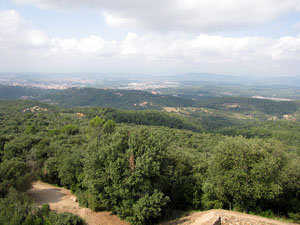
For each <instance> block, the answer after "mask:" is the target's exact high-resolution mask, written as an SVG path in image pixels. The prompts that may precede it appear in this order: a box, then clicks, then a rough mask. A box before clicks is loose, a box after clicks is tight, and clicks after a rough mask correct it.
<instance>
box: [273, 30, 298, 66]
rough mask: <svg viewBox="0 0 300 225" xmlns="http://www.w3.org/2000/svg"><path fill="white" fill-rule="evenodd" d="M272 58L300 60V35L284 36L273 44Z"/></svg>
mask: <svg viewBox="0 0 300 225" xmlns="http://www.w3.org/2000/svg"><path fill="white" fill-rule="evenodd" d="M272 58H273V59H274V60H279V61H296V62H299V60H300V35H298V36H297V37H290V36H286V37H282V38H280V39H278V40H277V41H276V42H275V44H274V45H273V46H272Z"/></svg>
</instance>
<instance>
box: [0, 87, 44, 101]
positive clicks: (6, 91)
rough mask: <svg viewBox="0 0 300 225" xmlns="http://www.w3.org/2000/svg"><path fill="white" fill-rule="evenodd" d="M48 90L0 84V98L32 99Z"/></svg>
mask: <svg viewBox="0 0 300 225" xmlns="http://www.w3.org/2000/svg"><path fill="white" fill-rule="evenodd" d="M48 92H49V90H45V89H38V88H28V87H19V86H5V85H0V99H1V100H6V99H7V100H8V99H21V98H23V99H34V98H36V97H39V96H41V95H44V94H46V93H48Z"/></svg>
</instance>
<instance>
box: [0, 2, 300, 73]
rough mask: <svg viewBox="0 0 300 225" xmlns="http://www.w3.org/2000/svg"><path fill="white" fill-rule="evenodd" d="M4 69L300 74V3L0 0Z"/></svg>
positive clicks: (0, 50)
mask: <svg viewBox="0 0 300 225" xmlns="http://www.w3.org/2000/svg"><path fill="white" fill-rule="evenodd" d="M0 72H47V73H49V72H50V73H56V72H66V73H73V72H101V73H103V72H111V73H139V74H153V75H172V74H181V73H189V72H199V73H217V74H230V75H237V76H263V77H272V76H300V0H209V1H207V0H1V1H0Z"/></svg>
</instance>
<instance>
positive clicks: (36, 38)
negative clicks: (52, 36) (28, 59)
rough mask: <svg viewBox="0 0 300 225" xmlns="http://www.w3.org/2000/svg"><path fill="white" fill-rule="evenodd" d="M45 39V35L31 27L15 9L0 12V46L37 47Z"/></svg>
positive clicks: (41, 45)
mask: <svg viewBox="0 0 300 225" xmlns="http://www.w3.org/2000/svg"><path fill="white" fill-rule="evenodd" d="M47 41H48V40H47V36H46V35H45V34H44V33H43V32H42V31H39V30H36V29H34V28H32V27H31V26H30V24H29V23H28V22H27V21H26V20H24V19H23V18H22V17H21V16H20V14H19V13H18V12H17V11H15V10H6V11H2V12H0V48H2V49H14V48H39V47H44V46H45V45H46V44H47Z"/></svg>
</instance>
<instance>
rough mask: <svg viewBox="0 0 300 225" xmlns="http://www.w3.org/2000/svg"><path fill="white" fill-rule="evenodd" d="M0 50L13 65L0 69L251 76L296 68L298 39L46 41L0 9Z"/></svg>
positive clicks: (153, 36) (133, 36)
mask: <svg viewBox="0 0 300 225" xmlns="http://www.w3.org/2000/svg"><path fill="white" fill-rule="evenodd" d="M0 50H1V51H0V62H2V63H3V62H14V65H11V63H5V64H4V63H3V65H1V69H2V70H5V69H4V68H11V69H13V68H17V70H19V71H22V70H26V71H28V67H30V65H32V67H35V66H41V67H42V66H43V67H42V68H43V69H44V70H48V68H50V69H52V68H56V69H57V70H58V71H59V70H62V69H63V70H69V71H70V70H71V71H73V70H74V69H75V70H76V69H79V66H80V70H83V71H84V70H85V71H88V70H90V68H94V70H98V71H103V68H104V67H103V66H105V68H106V71H116V69H117V67H119V65H122V68H128V67H129V66H130V67H131V68H133V69H134V68H139V70H141V68H145V69H146V67H143V65H148V67H149V68H152V69H153V68H156V69H157V70H161V71H163V70H169V69H170V68H171V70H172V69H173V70H176V69H177V68H180V69H181V70H185V71H191V70H193V68H197V69H199V68H198V67H199V65H201V68H206V70H210V71H211V72H222V71H223V72H224V73H230V72H232V71H235V70H236V69H237V68H239V71H252V70H254V69H255V71H256V73H259V72H261V71H264V72H266V71H272V72H276V73H284V72H285V70H287V69H289V70H291V68H293V69H294V70H295V71H296V72H297V71H299V70H300V66H299V63H298V62H299V60H300V35H299V36H295V37H292V36H286V37H282V38H279V39H277V40H272V39H267V38H264V37H247V36H246V37H224V36H221V35H207V34H200V35H198V36H196V37H192V36H190V35H187V34H186V33H183V32H171V33H168V34H157V33H148V34H145V35H139V34H137V33H133V32H129V33H128V34H127V36H126V37H125V39H124V40H122V41H119V42H117V41H114V40H105V39H104V38H102V37H100V36H97V35H91V36H89V37H85V38H81V39H75V38H70V39H63V38H60V37H49V36H47V35H46V34H45V33H44V32H43V31H40V30H37V29H35V28H33V27H32V25H31V24H30V23H29V22H28V21H26V20H25V19H23V18H22V17H21V16H20V14H19V13H18V12H17V11H15V10H9V11H0ZM25 62H26V65H25ZM291 64H292V65H293V66H291ZM116 65H118V66H117V67H116ZM278 65H279V67H278ZM275 67H276V68H275ZM166 68H168V69H166ZM174 68H176V69H174ZM278 68H280V69H278ZM7 70H9V69H7ZM216 70H220V71H216ZM123 71H124V70H123ZM137 72H143V71H137ZM196 72H197V71H196Z"/></svg>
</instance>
